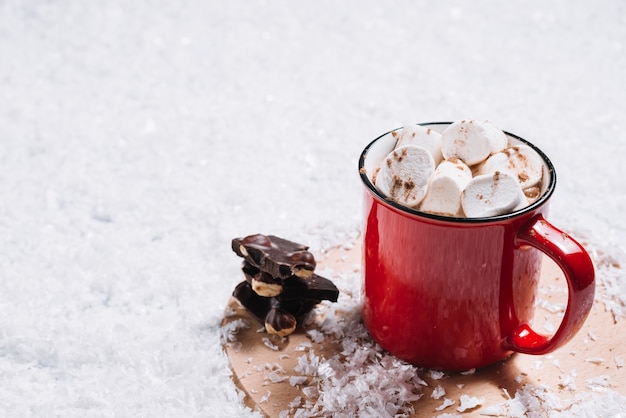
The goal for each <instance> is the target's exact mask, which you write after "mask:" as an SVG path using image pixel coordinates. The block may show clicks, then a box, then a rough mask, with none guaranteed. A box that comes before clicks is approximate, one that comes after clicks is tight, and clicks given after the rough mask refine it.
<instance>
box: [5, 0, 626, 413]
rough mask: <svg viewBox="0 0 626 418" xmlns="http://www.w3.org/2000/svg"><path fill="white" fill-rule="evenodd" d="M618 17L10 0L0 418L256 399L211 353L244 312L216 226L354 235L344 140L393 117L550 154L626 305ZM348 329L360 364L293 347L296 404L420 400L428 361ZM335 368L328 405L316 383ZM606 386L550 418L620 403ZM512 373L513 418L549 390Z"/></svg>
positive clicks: (296, 235) (449, 0)
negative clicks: (233, 307) (396, 355)
mask: <svg viewBox="0 0 626 418" xmlns="http://www.w3.org/2000/svg"><path fill="white" fill-rule="evenodd" d="M625 16H626V9H625V5H624V3H623V2H622V1H620V0H607V1H605V2H603V3H602V7H598V5H597V4H591V3H590V2H587V1H584V0H572V1H555V2H543V1H539V0H531V1H527V2H523V3H521V2H497V1H492V0H489V1H487V0H478V1H475V2H472V3H471V4H470V3H467V2H463V1H461V0H446V1H442V2H426V1H417V2H416V1H409V0H401V1H399V2H395V3H393V4H384V5H383V4H381V3H379V2H374V1H371V0H368V1H346V2H334V1H330V0H321V1H316V2H300V3H298V4H294V3H290V2H285V1H282V0H262V1H253V2H251V1H243V0H233V1H228V2H201V1H182V0H171V1H170V0H157V1H148V0H136V1H119V0H113V1H108V2H84V1H83V2H81V1H75V0H59V1H53V2H51V1H19V0H7V1H3V2H1V3H0V53H1V55H2V60H0V83H1V84H2V88H1V89H0V96H1V97H2V100H0V274H1V278H0V387H1V388H2V390H0V415H2V416H5V417H9V418H12V417H29V416H42V415H43V416H48V415H49V416H64V417H101V416H184V417H206V416H228V417H249V416H259V413H258V412H255V411H252V410H250V409H249V408H247V407H246V406H244V403H243V394H242V393H241V392H239V391H237V389H236V387H235V385H234V383H233V382H232V380H231V372H230V369H229V367H228V358H227V356H226V355H225V354H224V352H223V343H226V344H234V345H236V344H237V343H238V342H237V341H236V336H237V327H239V326H244V324H242V323H237V324H235V325H233V328H232V329H227V330H223V329H221V327H220V323H221V321H222V319H223V317H224V315H225V314H226V315H228V312H226V305H227V303H228V299H229V296H230V294H231V292H232V290H233V289H234V287H235V285H236V284H237V283H238V282H239V281H240V280H241V274H240V271H239V265H238V263H237V262H236V260H235V259H234V258H233V257H232V252H231V250H230V245H229V244H230V240H231V239H232V238H233V237H236V236H243V235H245V234H249V233H255V232H260V233H271V234H275V235H279V236H285V237H288V238H290V239H293V240H295V241H297V242H304V243H308V244H309V245H310V246H311V248H312V250H313V252H314V253H318V252H319V251H321V250H322V249H325V248H329V247H331V246H336V245H340V246H341V245H343V246H346V248H348V247H349V246H350V245H352V242H353V240H354V239H355V238H356V237H357V236H358V234H359V231H360V228H361V221H362V211H361V196H362V186H361V184H360V182H359V178H358V175H357V173H356V171H357V158H358V155H359V153H360V151H361V150H362V149H363V148H364V147H365V145H366V144H367V143H369V142H370V141H371V140H373V139H374V138H375V137H377V136H378V135H380V134H382V133H384V132H386V131H388V130H390V129H394V128H397V127H399V126H400V125H401V124H402V123H403V121H407V120H408V121H414V122H425V121H439V120H459V119H461V118H466V117H472V118H481V119H489V120H491V121H493V122H494V123H496V124H497V125H498V126H499V127H501V128H502V129H505V130H508V131H511V132H514V133H516V134H519V135H521V136H523V137H525V138H527V139H529V140H531V141H532V142H533V143H535V144H536V145H538V146H539V147H540V148H541V149H542V150H543V151H545V152H546V154H547V155H548V156H549V157H550V159H551V160H552V162H553V163H554V165H555V166H556V171H557V177H558V182H557V190H556V192H555V194H554V195H553V199H552V203H551V211H550V219H551V220H553V221H554V223H555V224H557V225H558V226H559V227H561V228H562V229H564V230H566V231H568V233H571V235H572V236H574V237H576V238H579V237H580V238H581V239H582V240H583V242H584V243H585V246H586V248H588V249H589V250H590V252H591V253H592V256H593V258H594V262H595V264H596V267H597V276H598V292H597V294H598V303H604V304H605V305H606V307H607V309H608V310H609V311H610V312H611V313H612V315H613V318H614V321H615V322H618V323H619V322H623V321H624V315H625V306H626V300H625V298H626V297H625V296H624V295H626V281H624V280H623V277H624V274H623V269H624V266H626V255H625V251H624V241H623V237H624V236H626V220H625V219H624V216H623V214H624V213H625V212H626V193H624V191H625V190H624V184H623V182H622V179H623V178H624V174H626V173H625V172H624V170H625V166H624V165H623V164H622V163H621V160H620V159H621V158H623V156H624V155H626V113H625V112H624V111H623V110H624V109H626V96H625V95H624V94H623V91H624V82H625V79H624V74H626V54H624V48H625V45H624V39H626V21H625V20H624V19H625ZM558 309H559V308H558V307H556V310H558ZM268 341H269V340H268ZM361 341H365V342H367V339H366V338H365V337H361V336H357V335H347V338H346V344H345V345H344V347H343V352H342V353H341V355H342V356H345V358H348V359H349V363H347V364H349V367H352V369H349V368H348V366H344V365H346V363H344V362H342V361H339V359H319V358H316V357H315V354H314V353H313V354H311V353H309V351H310V348H308V347H306V346H302V347H301V349H302V351H301V352H295V353H294V354H293V355H294V356H295V355H296V354H300V355H306V358H305V359H304V360H306V362H304V361H303V364H302V365H300V369H301V371H302V373H303V374H304V375H305V376H309V377H310V378H311V379H312V380H313V379H317V371H318V366H319V365H320V364H321V363H324V362H329V364H330V366H331V367H332V369H333V370H334V371H335V373H334V375H329V378H328V379H327V380H326V381H324V382H320V383H319V389H320V390H319V394H320V395H319V397H318V398H315V399H314V400H311V399H307V400H306V401H305V400H303V401H302V403H301V404H300V405H297V406H294V408H295V410H294V411H293V415H294V416H306V414H308V413H309V412H310V411H311V410H313V409H314V407H315V404H316V402H320V404H319V405H333V406H334V407H335V408H336V410H341V409H342V408H344V409H343V410H356V409H359V408H360V409H359V410H360V411H362V414H361V416H368V415H369V416H384V414H382V413H381V411H385V413H388V414H390V413H392V412H394V413H397V414H409V413H410V412H411V408H410V407H409V406H408V405H407V404H405V403H403V402H402V400H403V399H409V400H410V399H417V398H418V397H419V396H420V395H421V393H420V392H419V390H418V389H419V387H420V386H421V384H420V383H419V381H418V379H420V378H419V374H415V373H414V371H413V370H412V369H407V368H406V365H404V364H401V363H397V362H394V360H393V359H392V358H389V357H386V356H385V355H384V354H380V351H379V350H378V348H377V347H369V348H368V349H367V350H362V349H359V347H358V344H357V342H361ZM269 343H270V344H269V345H271V346H277V344H276V343H275V342H272V341H269ZM262 348H263V349H267V350H270V349H271V347H262ZM372 351H374V352H377V353H379V354H380V356H374V357H372V356H371V355H370V353H371V352H372ZM608 362H609V360H608V359H607V363H608ZM614 362H615V363H616V364H621V365H623V360H622V359H621V358H618V357H616V358H615V359H614ZM304 363H306V364H304ZM620 367H621V366H620ZM371 370H374V371H375V372H376V373H377V374H376V375H377V376H380V374H379V373H382V374H384V373H390V375H391V376H393V377H394V378H395V377H397V376H400V377H402V379H403V380H401V381H400V382H399V383H394V382H392V381H386V382H384V383H379V384H377V383H376V382H372V381H367V380H365V381H362V380H361V379H362V378H361V377H360V375H359V374H361V373H366V372H368V371H371ZM307 373H309V374H307ZM333 379H334V380H333ZM344 382H345V383H346V385H345V389H346V392H347V394H348V397H347V398H345V399H343V400H340V399H338V398H334V399H332V398H331V396H330V395H327V392H323V391H322V390H325V389H333V387H334V385H339V384H341V383H344ZM604 383H607V384H608V382H604V381H602V380H598V381H594V382H590V384H592V388H593V389H594V390H596V391H594V390H591V389H589V388H582V387H580V388H577V390H579V391H583V390H584V392H582V393H580V394H577V395H576V397H575V398H574V399H572V403H571V404H570V403H566V402H565V401H568V399H565V400H563V401H562V402H561V408H562V409H561V411H562V413H563V415H564V416H571V415H568V414H569V413H571V414H577V415H582V414H584V413H585V412H588V411H594V409H593V408H594V407H599V408H602V411H601V412H603V413H605V415H606V416H610V415H611V413H612V414H613V415H616V414H617V413H623V411H624V410H626V405H625V402H624V400H623V397H622V396H621V395H619V394H618V393H616V392H614V391H613V390H612V388H611V387H610V386H605V385H604V386H603V384H604ZM269 385H272V383H271V382H270V383H269ZM360 385H365V387H366V388H368V390H371V391H372V393H373V397H372V398H373V399H375V400H376V402H374V403H371V404H369V405H365V404H363V403H359V402H361V401H362V398H360V397H359V391H360V390H362V389H361V386H360ZM599 390H603V391H602V392H599ZM386 391H390V392H391V395H389V393H388V392H386ZM528 391H529V392H528V393H526V392H520V394H519V396H518V395H516V396H515V397H514V398H513V400H515V403H514V402H511V404H510V405H509V406H508V411H509V413H513V412H515V411H522V410H523V411H546V410H549V408H551V405H557V404H558V402H556V401H555V400H554V399H552V398H550V397H549V396H548V395H546V394H545V393H544V392H540V391H537V390H534V391H530V389H528ZM548 392H549V391H548ZM262 393H263V394H267V393H268V392H265V391H264V392H262ZM330 393H333V392H330ZM579 395H580V396H579ZM390 396H391V398H392V401H391V405H392V406H391V407H389V406H388V403H389V399H390ZM320 398H322V399H320ZM533 399H535V400H536V399H540V400H541V402H540V401H537V402H534V401H533ZM513 400H511V401H513ZM272 401H273V396H270V397H269V398H268V402H272ZM309 401H310V402H311V403H310V404H307V402H309ZM343 401H345V403H344V404H342V402H343ZM456 401H457V402H458V400H456ZM322 402H323V403H322ZM568 402H569V401H568ZM388 407H389V408H391V411H387V409H386V408H388ZM349 408H353V409H349ZM552 411H553V412H554V413H557V412H559V410H556V409H554V408H552ZM318 412H319V410H318ZM538 413H540V412H538Z"/></svg>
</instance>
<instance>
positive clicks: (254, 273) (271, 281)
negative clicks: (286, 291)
mask: <svg viewBox="0 0 626 418" xmlns="http://www.w3.org/2000/svg"><path fill="white" fill-rule="evenodd" d="M241 269H242V270H243V273H244V275H245V276H246V280H247V281H248V283H250V284H251V285H252V290H254V291H255V292H256V293H257V294H258V295H259V296H265V297H273V296H278V295H280V294H281V292H282V291H283V281H282V280H281V279H275V278H274V277H272V276H271V275H270V274H269V273H266V272H264V271H261V270H260V269H258V268H256V267H254V266H253V265H252V264H250V263H248V262H247V261H244V262H243V266H242V267H241Z"/></svg>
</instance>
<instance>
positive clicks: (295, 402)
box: [287, 396, 302, 409]
mask: <svg viewBox="0 0 626 418" xmlns="http://www.w3.org/2000/svg"><path fill="white" fill-rule="evenodd" d="M301 403H302V396H296V397H295V398H293V401H291V402H289V405H287V406H288V407H289V408H290V409H293V408H297V407H299V406H300V404H301Z"/></svg>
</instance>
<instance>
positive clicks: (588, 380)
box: [222, 245, 626, 417]
mask: <svg viewBox="0 0 626 418" xmlns="http://www.w3.org/2000/svg"><path fill="white" fill-rule="evenodd" d="M360 254H361V248H360V246H359V245H354V246H353V247H351V248H350V249H343V248H337V249H335V250H333V251H330V252H328V253H327V254H326V255H325V257H323V258H322V259H320V260H318V266H319V267H318V268H322V267H328V268H330V269H332V271H335V272H341V271H353V270H354V269H355V266H358V263H359V262H360ZM328 278H329V279H331V280H332V279H333V278H332V277H328ZM538 299H539V300H540V301H541V302H542V303H540V304H539V306H538V308H537V312H536V314H535V320H534V327H535V328H536V330H537V331H539V332H544V333H548V334H549V333H550V330H551V329H552V330H553V329H555V327H558V325H559V323H560V320H561V317H562V312H561V310H560V309H555V307H558V306H559V305H561V306H564V304H565V303H566V301H567V289H566V284H565V279H564V277H563V274H562V272H561V270H560V269H559V268H558V267H557V266H556V264H555V263H554V262H553V261H552V260H550V259H549V258H547V257H546V258H545V259H544V262H543V268H542V276H541V282H540V288H539V295H538ZM244 323H245V324H247V327H242V326H241V325H242V324H244ZM222 325H223V326H225V327H229V326H230V327H232V328H236V329H237V332H236V334H231V335H233V336H234V338H233V340H232V341H227V342H226V343H225V344H224V350H225V352H226V354H227V355H228V358H229V360H230V365H231V368H232V372H233V380H234V382H235V383H236V384H237V386H238V387H239V388H240V389H241V390H243V392H244V394H245V398H244V402H245V403H246V404H247V405H248V406H249V407H251V408H252V409H255V410H259V411H261V412H263V413H264V414H265V415H267V416H269V417H278V416H279V415H280V414H281V412H283V413H284V411H288V410H290V409H291V411H292V412H293V410H294V408H295V405H296V403H297V404H299V403H300V402H301V400H302V399H306V398H307V395H310V394H309V393H307V392H306V389H305V388H306V387H307V384H308V383H311V382H310V381H297V380H290V379H289V377H290V376H298V375H299V373H297V372H296V371H295V370H294V369H295V368H296V367H297V365H298V359H299V358H300V357H301V356H302V355H303V354H306V353H307V352H308V351H309V350H313V352H314V353H315V354H316V355H317V356H319V357H320V358H326V359H328V358H331V357H333V356H335V355H336V354H337V353H339V351H340V342H339V341H337V340H335V339H334V338H332V337H329V336H326V337H325V338H323V339H322V341H320V342H314V341H312V338H310V337H309V336H308V335H307V331H310V328H307V329H303V328H302V327H298V329H297V330H296V331H295V332H294V333H293V334H291V335H290V336H289V337H287V338H286V339H282V340H281V339H277V338H272V336H270V335H268V334H267V333H265V332H263V325H262V324H261V323H259V322H258V321H256V320H255V319H254V318H252V317H251V316H250V315H249V314H248V313H247V312H246V310H245V309H243V308H242V307H241V306H240V305H239V304H238V303H237V301H236V300H234V299H231V301H230V302H229V305H228V308H227V314H226V315H225V318H224V320H223V324H222ZM310 327H315V325H310ZM315 335H319V334H317V333H316V334H315ZM315 340H318V338H315ZM624 343H626V338H625V337H624V334H623V333H622V332H620V327H618V324H616V323H615V321H614V320H613V316H612V315H611V314H610V313H609V312H607V311H605V309H604V305H603V304H602V303H598V302H597V303H596V304H595V305H594V307H593V309H592V311H591V314H590V316H589V318H588V319H587V321H586V322H585V324H584V326H583V328H582V329H581V330H580V332H579V333H578V334H577V336H576V337H574V339H573V340H572V341H570V342H569V343H568V344H567V345H566V346H564V347H562V348H560V349H559V350H557V351H555V352H554V353H552V354H549V355H545V356H530V355H521V354H516V355H513V356H512V357H511V358H509V359H507V360H505V361H503V362H500V363H498V364H495V365H493V366H490V367H487V368H484V369H480V370H477V371H474V372H471V373H466V374H460V373H456V374H445V375H444V376H443V377H442V376H441V374H438V373H429V372H428V371H424V372H423V376H422V375H421V377H422V378H423V379H424V380H425V381H426V383H427V384H428V386H427V387H424V395H423V396H422V398H421V399H419V400H418V401H415V402H413V406H414V409H415V411H416V412H415V414H414V415H413V416H415V417H421V416H424V417H431V416H436V415H438V414H442V413H446V412H448V413H458V411H457V410H456V409H455V408H456V407H458V406H459V404H460V397H461V395H467V396H471V397H477V398H481V399H482V403H481V407H489V406H493V405H498V404H502V403H503V402H505V401H506V400H507V399H508V398H509V397H514V396H515V393H516V391H517V390H519V389H520V388H522V386H523V385H526V384H531V385H536V386H537V385H545V386H547V387H548V388H550V391H551V392H553V393H556V394H557V395H558V396H559V398H563V399H572V398H574V396H575V395H576V394H579V393H581V392H586V391H594V390H595V391H602V390H604V389H612V390H616V391H618V392H620V393H622V394H626V377H625V376H624V370H625V369H626V367H624V365H625V364H624V363H625V362H626V353H625V352H624V348H623V346H624ZM622 354H624V356H623V357H622ZM308 379H311V378H308ZM438 386H441V387H442V388H443V389H444V390H445V398H448V399H450V400H452V401H454V402H455V403H454V404H453V405H451V406H450V407H448V408H445V409H442V410H441V409H439V410H438V409H437V408H441V407H442V404H443V400H444V398H438V399H435V398H434V397H433V396H432V395H433V390H435V388H437V387H438ZM303 389H304V391H303ZM297 397H300V402H296V403H294V400H295V399H297ZM290 404H291V405H290ZM481 407H478V408H475V409H472V410H471V411H468V412H466V413H465V414H467V415H468V416H479V415H480V411H481ZM465 414H464V415H465Z"/></svg>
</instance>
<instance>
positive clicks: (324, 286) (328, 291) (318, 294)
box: [280, 274, 339, 302]
mask: <svg viewBox="0 0 626 418" xmlns="http://www.w3.org/2000/svg"><path fill="white" fill-rule="evenodd" d="M338 297H339V290H338V289H337V286H335V284H334V283H333V282H331V281H330V280H328V279H326V278H324V277H322V276H318V275H317V274H313V275H312V276H311V277H309V278H307V279H303V278H301V277H297V276H291V277H289V278H287V279H285V280H283V291H282V293H281V294H280V299H281V300H283V301H284V300H297V299H305V300H314V299H318V300H329V301H331V302H337V298H338Z"/></svg>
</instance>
